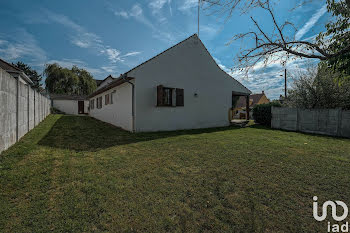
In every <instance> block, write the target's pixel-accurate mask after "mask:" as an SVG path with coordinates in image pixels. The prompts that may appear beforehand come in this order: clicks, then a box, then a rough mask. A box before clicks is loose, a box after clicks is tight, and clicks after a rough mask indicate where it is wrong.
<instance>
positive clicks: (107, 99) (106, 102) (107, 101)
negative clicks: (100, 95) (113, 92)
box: [105, 94, 109, 105]
mask: <svg viewBox="0 0 350 233" xmlns="http://www.w3.org/2000/svg"><path fill="white" fill-rule="evenodd" d="M108 104H109V94H107V95H105V105H108Z"/></svg>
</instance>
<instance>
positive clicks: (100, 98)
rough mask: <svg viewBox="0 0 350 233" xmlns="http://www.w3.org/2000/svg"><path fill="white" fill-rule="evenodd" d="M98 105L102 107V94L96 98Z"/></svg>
mask: <svg viewBox="0 0 350 233" xmlns="http://www.w3.org/2000/svg"><path fill="white" fill-rule="evenodd" d="M96 106H97V108H98V109H100V108H102V96H101V97H98V98H97V99H96Z"/></svg>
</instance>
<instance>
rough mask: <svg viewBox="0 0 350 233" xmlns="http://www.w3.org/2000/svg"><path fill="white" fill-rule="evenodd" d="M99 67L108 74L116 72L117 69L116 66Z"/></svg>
mask: <svg viewBox="0 0 350 233" xmlns="http://www.w3.org/2000/svg"><path fill="white" fill-rule="evenodd" d="M101 69H102V70H104V71H106V72H108V73H110V74H112V73H114V74H116V73H117V70H118V69H117V67H116V66H102V67H101Z"/></svg>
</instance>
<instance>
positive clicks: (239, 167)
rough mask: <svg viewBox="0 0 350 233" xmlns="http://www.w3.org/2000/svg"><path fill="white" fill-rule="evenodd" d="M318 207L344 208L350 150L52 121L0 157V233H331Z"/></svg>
mask: <svg viewBox="0 0 350 233" xmlns="http://www.w3.org/2000/svg"><path fill="white" fill-rule="evenodd" d="M315 195H316V196H318V198H319V205H322V203H323V202H324V201H326V200H341V201H343V202H345V203H347V204H348V206H349V207H350V140H349V139H341V138H331V137H324V136H315V135H308V134H301V133H294V132H284V131H278V130H270V129H267V128H264V127H258V126H251V127H248V128H234V127H226V128H215V129H203V130H187V131H177V132H160V133H138V134H131V133H128V132H125V131H123V130H120V129H118V128H116V127H114V126H111V125H109V124H106V123H103V122H101V121H98V120H95V119H92V118H90V117H87V116H67V115H50V116H48V117H47V118H46V119H45V120H44V121H43V122H42V123H40V124H39V125H38V126H37V127H36V128H35V129H34V130H32V131H31V132H29V133H28V134H27V135H26V136H25V137H23V138H22V139H21V140H20V142H19V143H17V144H16V145H14V146H12V147H11V148H10V149H9V150H7V151H5V152H3V153H2V154H1V155H0V232H49V231H52V232H218V231H221V232H250V233H251V232H327V222H326V221H324V222H317V221H316V220H314V218H313V215H312V203H313V199H312V198H313V196H315ZM330 218H331V214H330V210H329V214H328V218H327V219H330ZM348 221H349V219H348Z"/></svg>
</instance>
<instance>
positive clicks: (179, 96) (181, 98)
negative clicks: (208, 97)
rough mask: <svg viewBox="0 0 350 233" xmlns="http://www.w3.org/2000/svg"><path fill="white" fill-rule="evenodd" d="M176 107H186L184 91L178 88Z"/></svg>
mask: <svg viewBox="0 0 350 233" xmlns="http://www.w3.org/2000/svg"><path fill="white" fill-rule="evenodd" d="M176 106H184V89H181V88H176Z"/></svg>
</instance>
